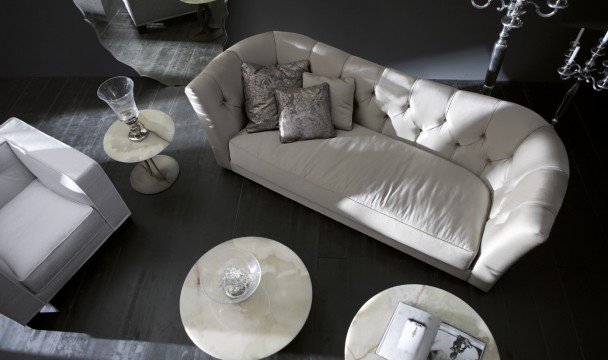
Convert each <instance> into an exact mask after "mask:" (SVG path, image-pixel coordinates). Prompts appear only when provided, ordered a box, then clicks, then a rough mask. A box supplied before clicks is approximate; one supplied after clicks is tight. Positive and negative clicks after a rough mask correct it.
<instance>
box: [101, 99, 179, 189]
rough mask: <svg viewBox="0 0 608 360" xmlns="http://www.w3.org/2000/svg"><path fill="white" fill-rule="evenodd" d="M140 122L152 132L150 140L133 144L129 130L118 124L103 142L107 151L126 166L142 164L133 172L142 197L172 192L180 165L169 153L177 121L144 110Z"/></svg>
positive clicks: (132, 178)
mask: <svg viewBox="0 0 608 360" xmlns="http://www.w3.org/2000/svg"><path fill="white" fill-rule="evenodd" d="M137 120H138V121H139V122H140V123H142V124H143V125H144V127H145V128H146V129H148V131H149V135H148V137H146V138H145V139H144V140H142V141H139V142H134V141H131V140H129V138H128V137H127V135H128V134H129V126H127V125H126V124H125V123H123V122H121V121H118V120H117V121H115V122H114V123H113V124H112V125H111V126H110V128H109V129H108V131H106V135H105V136H104V138H103V149H104V150H105V152H106V154H108V156H109V157H111V158H112V159H114V160H116V161H119V162H123V163H139V164H137V165H136V166H135V168H134V169H133V171H132V172H131V178H130V180H131V186H132V187H133V189H135V190H136V191H137V192H140V193H142V194H156V193H159V192H161V191H164V190H166V189H168V188H169V187H170V186H171V185H173V183H174V182H175V180H177V176H178V175H179V165H178V164H177V161H175V159H173V158H172V157H170V156H167V155H158V154H160V152H161V151H163V150H165V148H166V147H167V146H169V143H170V142H171V140H173V135H175V125H174V124H173V119H171V117H170V116H169V115H167V114H166V113H164V112H162V111H158V110H141V111H140V112H139V117H138V118H137Z"/></svg>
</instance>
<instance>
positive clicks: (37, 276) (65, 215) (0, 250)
mask: <svg viewBox="0 0 608 360" xmlns="http://www.w3.org/2000/svg"><path fill="white" fill-rule="evenodd" d="M102 225H103V219H102V218H101V216H100V215H99V213H98V212H97V211H95V210H94V209H93V208H91V207H90V206H88V205H83V204H79V203H76V202H74V201H72V200H69V199H66V198H64V197H62V196H60V195H58V194H56V193H55V192H53V191H51V190H49V189H48V188H47V187H45V186H44V185H43V184H42V183H41V182H40V181H39V180H34V181H33V182H32V183H31V184H30V185H28V186H27V187H26V188H25V189H24V190H23V191H22V192H21V193H19V195H17V196H16V197H15V198H13V199H12V200H11V201H10V202H9V203H7V204H6V205H5V206H4V207H3V208H2V209H0V259H1V260H3V261H4V262H5V263H6V265H8V267H9V268H10V269H11V271H12V272H13V273H14V274H15V276H16V278H17V279H18V280H19V281H20V282H21V283H22V284H23V285H25V286H26V287H27V288H29V289H30V290H31V291H33V292H35V293H37V292H39V291H41V290H42V289H43V288H44V286H45V285H46V284H47V283H48V282H49V281H51V280H52V279H53V277H54V276H56V275H58V273H59V272H60V271H61V269H62V267H63V266H65V265H66V264H67V263H68V262H69V261H70V259H71V258H73V257H74V256H76V255H77V253H78V251H79V250H80V249H81V248H83V247H84V246H85V245H86V242H87V241H88V240H90V239H92V238H93V237H94V236H93V235H94V232H95V231H97V229H100V228H102Z"/></svg>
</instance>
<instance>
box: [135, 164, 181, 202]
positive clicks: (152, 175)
mask: <svg viewBox="0 0 608 360" xmlns="http://www.w3.org/2000/svg"><path fill="white" fill-rule="evenodd" d="M178 175H179V165H178V164H177V161H175V159H174V158H172V157H170V156H167V155H157V156H155V157H153V158H150V159H147V160H144V161H142V162H140V163H139V164H137V165H136V166H135V168H134V169H133V171H132V172H131V179H130V180H131V186H132V187H133V189H135V191H137V192H139V193H142V194H147V195H150V194H157V193H159V192H162V191H165V190H167V189H168V188H170V187H171V185H173V183H174V182H175V180H177V177H178Z"/></svg>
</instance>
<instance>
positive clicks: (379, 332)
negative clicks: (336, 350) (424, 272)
mask: <svg viewBox="0 0 608 360" xmlns="http://www.w3.org/2000/svg"><path fill="white" fill-rule="evenodd" d="M400 301H402V302H404V303H406V304H408V305H411V306H414V307H416V308H418V309H420V310H423V311H426V312H428V313H430V314H433V315H435V316H438V317H440V318H441V320H442V321H443V322H445V323H448V324H450V325H452V326H455V327H457V328H459V329H461V330H463V331H465V332H467V333H469V334H471V335H472V336H474V337H476V338H478V339H481V340H483V341H485V342H486V343H487V345H486V350H485V353H484V355H483V360H500V356H499V354H498V348H497V347H496V342H495V341H494V337H493V336H492V333H491V332H490V329H488V327H487V326H486V324H485V322H484V321H483V319H482V318H481V317H480V316H479V315H478V314H477V313H476V312H475V310H473V308H471V307H470V306H469V305H467V304H466V303H465V302H464V301H462V300H461V299H459V298H458V297H456V296H454V295H452V294H450V293H449V292H447V291H444V290H441V289H437V288H435V287H432V286H425V285H402V286H396V287H393V288H390V289H387V290H384V291H382V292H381V293H379V294H377V295H376V296H374V297H373V298H371V299H370V300H369V301H367V302H366V303H365V305H363V306H362V307H361V309H360V310H359V312H358V313H357V315H355V318H354V319H353V321H352V323H351V324H350V327H349V329H348V334H347V335H346V345H345V348H344V357H345V359H347V360H352V359H365V360H373V359H383V358H382V357H380V356H378V355H376V349H377V348H378V345H380V341H381V340H382V336H383V335H384V332H385V330H386V328H387V326H388V323H389V322H390V320H391V317H392V316H393V313H394V311H395V308H396V307H397V304H398V303H399V302H400Z"/></svg>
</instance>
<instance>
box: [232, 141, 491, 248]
mask: <svg viewBox="0 0 608 360" xmlns="http://www.w3.org/2000/svg"><path fill="white" fill-rule="evenodd" d="M230 144H231V145H233V146H235V147H237V148H239V149H240V150H242V151H243V152H244V153H246V154H248V155H249V156H252V157H254V155H252V154H251V153H249V152H248V151H247V150H246V149H244V148H242V147H240V146H238V145H237V144H235V143H234V142H232V141H231V142H230ZM255 158H256V159H257V160H260V161H262V162H264V163H266V164H268V165H270V166H271V167H273V168H275V169H277V170H280V171H284V172H287V173H289V174H291V175H293V176H296V177H297V178H299V179H302V180H303V181H306V182H307V183H309V184H311V185H314V186H318V187H321V188H323V189H325V190H327V191H329V192H332V193H334V194H336V195H339V196H344V195H342V194H340V193H338V192H336V191H334V190H332V189H328V188H326V187H323V186H320V185H317V184H315V183H313V182H311V181H310V180H308V179H305V178H303V177H301V176H299V175H297V174H294V173H292V172H291V171H288V170H284V169H281V168H279V167H278V166H276V165H274V164H272V163H271V162H269V161H267V160H264V159H260V158H258V157H255ZM346 198H347V199H348V200H350V201H352V202H355V203H357V204H359V205H361V206H363V207H365V208H367V209H370V210H372V211H374V212H377V213H378V214H380V215H383V216H386V217H388V218H391V219H393V220H395V221H396V222H398V223H400V224H403V225H405V226H407V227H410V228H412V229H415V230H418V231H420V232H421V233H423V234H426V235H428V236H431V237H433V238H435V239H437V240H439V241H442V242H445V243H446V244H448V245H451V246H454V247H456V248H459V249H461V250H464V251H466V252H470V253H474V252H476V251H474V250H470V249H466V248H464V247H462V246H459V245H456V244H453V243H451V242H449V241H447V240H445V239H441V238H439V237H437V235H433V234H431V233H429V232H427V231H424V230H421V229H419V228H417V227H415V226H413V225H410V224H407V223H405V222H403V221H401V220H399V219H396V218H395V217H393V216H392V215H390V214H385V213H383V212H381V211H379V210H376V209H374V208H372V207H369V206H367V205H365V204H362V203H360V202H359V201H357V200H354V199H352V198H350V197H348V196H347V197H346ZM482 232H483V229H482ZM480 241H481V238H480Z"/></svg>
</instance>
